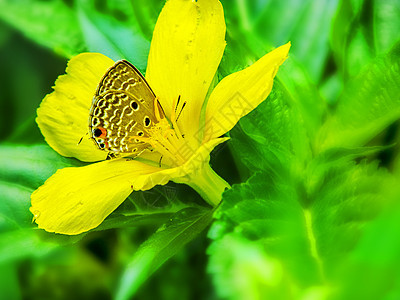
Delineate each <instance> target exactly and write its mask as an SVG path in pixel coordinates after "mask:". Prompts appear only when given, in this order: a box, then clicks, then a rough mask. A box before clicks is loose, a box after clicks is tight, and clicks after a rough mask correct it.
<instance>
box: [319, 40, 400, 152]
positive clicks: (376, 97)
mask: <svg viewBox="0 0 400 300" xmlns="http://www.w3.org/2000/svg"><path fill="white" fill-rule="evenodd" d="M399 47H400V44H398V45H397V46H396V47H395V48H394V49H393V50H392V51H391V52H390V53H389V54H388V55H387V56H385V57H383V58H379V59H377V60H376V61H375V62H374V63H373V64H371V65H369V66H368V68H366V70H365V71H364V72H362V73H361V74H359V75H358V76H357V77H356V78H354V79H353V80H352V81H350V82H349V83H348V84H347V86H346V89H345V91H344V92H343V94H342V96H341V97H340V99H339V101H338V104H337V107H336V110H335V112H334V113H333V115H332V116H331V117H330V118H329V119H328V120H327V122H326V124H325V125H324V126H323V127H322V128H321V131H320V134H319V140H318V141H317V145H318V146H319V149H318V151H324V150H325V149H329V148H332V147H359V146H362V145H364V144H365V143H367V142H368V141H370V140H371V139H372V138H373V137H375V136H376V135H377V134H379V133H380V132H381V131H382V130H383V129H385V128H386V127H387V126H389V125H390V124H392V123H393V122H394V121H396V120H397V119H398V118H399V117H400V102H399V97H398V95H399V93H400V86H399V84H398V82H399V81H400V63H399V61H400V60H399V58H400V54H399V53H400V51H399Z"/></svg>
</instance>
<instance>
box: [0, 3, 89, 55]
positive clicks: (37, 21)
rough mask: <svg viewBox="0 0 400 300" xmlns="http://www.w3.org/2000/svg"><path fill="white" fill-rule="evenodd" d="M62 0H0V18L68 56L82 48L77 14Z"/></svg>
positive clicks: (83, 48) (44, 44)
mask: <svg viewBox="0 0 400 300" xmlns="http://www.w3.org/2000/svg"><path fill="white" fill-rule="evenodd" d="M65 2H66V1H62V0H50V1H35V0H15V1H7V0H1V1H0V18H1V19H3V20H4V21H6V22H7V23H9V24H11V25H12V26H14V27H15V28H17V29H18V30H20V31H21V32H22V33H23V34H24V35H26V36H27V37H28V38H30V39H32V40H33V41H35V42H36V43H38V44H40V45H43V46H45V47H48V48H50V49H53V50H54V51H55V52H57V53H59V54H61V55H63V56H66V57H71V56H73V55H76V54H78V53H81V52H84V51H85V50H86V47H85V43H84V41H83V37H82V33H81V31H80V28H79V23H78V19H77V16H76V14H75V12H74V10H73V8H72V7H69V6H67V5H66V4H65Z"/></svg>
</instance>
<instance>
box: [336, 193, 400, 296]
mask: <svg viewBox="0 0 400 300" xmlns="http://www.w3.org/2000/svg"><path fill="white" fill-rule="evenodd" d="M399 197H400V194H399V193H398V187H397V193H394V197H393V198H394V199H393V201H395V202H397V203H398V200H399ZM399 230H400V208H399V206H398V204H396V205H394V206H392V207H390V209H388V210H386V211H385V212H384V213H382V215H380V216H379V218H378V219H376V220H375V221H374V222H373V223H371V224H369V225H368V226H367V227H366V228H365V232H364V234H363V236H362V237H361V239H360V242H359V243H358V245H357V247H356V248H355V250H354V251H353V253H352V254H351V255H350V256H349V257H348V258H347V259H346V260H345V262H344V263H343V264H342V266H341V268H339V271H338V272H337V274H335V275H336V279H335V284H336V282H337V281H339V280H340V281H341V282H342V286H341V287H340V289H338V290H337V291H336V293H335V297H334V298H333V299H355V298H359V299H365V300H374V299H398V298H399V297H400V285H399V282H400V281H399V280H400V273H399V268H400V255H399V254H400V237H399V234H398V232H399Z"/></svg>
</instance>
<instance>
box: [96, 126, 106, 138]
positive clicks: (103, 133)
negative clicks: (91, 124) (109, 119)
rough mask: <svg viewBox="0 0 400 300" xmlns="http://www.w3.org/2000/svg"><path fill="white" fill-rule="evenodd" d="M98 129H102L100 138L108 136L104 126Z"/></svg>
mask: <svg viewBox="0 0 400 300" xmlns="http://www.w3.org/2000/svg"><path fill="white" fill-rule="evenodd" d="M98 129H100V130H101V134H100V136H99V138H105V137H106V136H107V130H106V129H105V128H103V127H98Z"/></svg>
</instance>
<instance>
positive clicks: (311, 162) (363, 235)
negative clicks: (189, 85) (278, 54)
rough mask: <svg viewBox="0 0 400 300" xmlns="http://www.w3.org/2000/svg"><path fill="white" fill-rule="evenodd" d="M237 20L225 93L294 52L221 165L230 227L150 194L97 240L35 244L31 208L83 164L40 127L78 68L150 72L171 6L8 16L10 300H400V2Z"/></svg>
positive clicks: (170, 193)
mask: <svg viewBox="0 0 400 300" xmlns="http://www.w3.org/2000/svg"><path fill="white" fill-rule="evenodd" d="M221 2H222V4H223V6H224V11H225V18H226V23H227V36H226V40H227V48H226V50H225V55H224V58H223V60H222V63H221V65H220V67H219V70H218V74H217V76H216V79H215V80H219V79H221V78H222V77H224V76H226V75H227V74H230V73H232V72H234V71H237V70H240V69H242V68H243V67H245V66H248V65H250V64H251V63H252V62H254V61H255V60H256V59H258V58H259V57H261V56H262V55H263V54H265V53H266V52H267V51H268V50H270V49H271V48H272V47H276V46H279V45H281V44H283V43H286V42H287V41H288V40H290V41H292V45H293V48H292V50H291V52H290V59H289V60H288V61H287V62H285V64H284V65H283V66H282V67H281V69H280V71H279V73H278V78H277V79H276V80H275V84H274V88H273V90H272V93H271V94H270V96H269V97H268V99H267V100H266V101H265V102H264V103H262V104H261V105H260V106H259V107H258V108H257V109H256V110H255V111H253V112H252V113H250V114H249V115H248V116H246V117H245V118H243V119H242V120H241V121H240V124H238V125H237V126H236V127H235V128H234V129H233V130H232V131H231V132H230V138H231V139H230V141H229V142H228V145H229V146H228V147H226V146H225V147H220V148H218V149H217V151H215V153H213V156H212V160H211V162H212V165H213V167H214V168H215V169H216V171H217V173H220V174H222V175H223V176H224V177H226V179H227V180H228V181H229V182H230V183H232V184H233V186H232V189H230V190H228V191H226V192H225V193H224V195H223V200H222V204H221V205H220V206H219V207H218V208H217V209H216V211H215V212H214V211H213V210H211V209H210V208H209V207H206V206H204V205H203V204H202V203H203V202H202V201H201V199H200V197H199V196H198V195H197V194H195V193H194V192H193V191H192V190H190V189H189V188H187V187H184V186H182V185H177V184H169V185H167V186H165V187H156V188H155V189H153V190H151V191H150V192H136V194H135V195H133V196H132V198H130V199H128V201H125V202H124V204H123V205H121V206H120V207H119V208H118V209H117V210H116V211H115V212H114V213H113V214H112V215H111V216H110V217H108V218H107V219H106V220H105V222H104V223H103V224H102V225H101V226H99V227H98V228H96V229H95V230H92V231H90V232H89V233H86V234H82V235H79V236H76V237H66V236H61V235H55V234H49V233H46V232H43V231H42V230H38V229H37V228H35V226H34V225H33V224H32V222H31V220H32V215H31V214H30V212H29V210H28V208H29V206H30V194H31V192H32V191H33V190H35V189H36V188H38V187H39V186H40V185H41V184H43V183H44V181H45V180H46V179H47V178H48V177H50V176H51V175H52V174H53V173H54V172H55V171H56V170H57V169H59V168H63V167H67V166H79V165H82V164H83V163H81V162H78V161H77V160H74V159H66V158H63V157H61V156H59V155H58V154H56V153H55V152H54V151H53V150H52V149H51V148H49V147H48V146H47V145H46V144H45V142H44V140H43V138H42V137H41V135H40V132H39V130H38V129H37V126H36V125H35V122H34V119H35V115H36V113H35V109H36V107H37V106H38V105H39V103H40V101H41V99H42V98H43V97H44V95H45V94H46V93H48V92H50V87H51V85H52V84H53V83H54V81H55V78H56V77H57V75H59V74H61V73H62V72H63V70H64V68H65V63H66V58H69V57H71V56H73V55H75V54H77V53H80V52H83V51H95V52H101V53H104V54H107V55H108V56H110V57H111V58H113V59H121V58H125V59H128V60H130V61H131V62H133V63H134V64H135V65H137V66H138V67H139V68H140V69H141V70H145V67H146V58H147V53H148V49H149V45H150V40H151V35H152V30H153V28H154V24H155V22H156V19H157V16H158V14H159V12H160V10H161V8H162V6H163V1H156V0H153V1H144V0H140V1H128V0H112V1H101V0H79V1H78V0H77V1H70V0H69V1H67V0H49V1H34V0H18V1H7V0H0V8H1V9H0V18H1V20H2V23H0V45H1V49H2V50H1V51H3V52H4V53H2V54H3V55H2V57H6V56H7V55H11V56H10V58H12V59H9V60H5V61H4V63H2V67H3V69H4V70H3V72H2V74H3V75H1V76H2V77H1V78H0V79H1V80H0V81H1V82H2V84H3V85H4V86H2V91H3V92H2V94H1V97H2V98H1V99H0V107H1V110H0V113H1V118H0V126H1V129H2V130H0V138H1V144H0V165H1V169H0V187H1V194H0V195H1V196H0V197H1V198H0V268H1V271H0V278H1V279H2V280H0V282H1V284H0V294H1V295H2V296H4V297H5V298H7V299H19V298H27V299H43V298H56V297H57V295H59V294H57V293H59V291H60V290H61V291H62V295H63V296H62V298H73V297H77V298H85V299H90V298H96V299H97V298H99V295H101V296H102V297H105V298H113V297H115V298H117V299H129V298H130V297H132V296H133V295H135V296H136V297H138V298H145V299H147V298H156V299H176V298H179V299H191V298H193V297H197V298H211V299H356V298H357V299H397V298H399V297H400V286H399V279H400V278H399V276H400V274H399V271H398V270H399V266H400V257H399V253H400V249H399V248H400V240H399V235H398V231H399V229H400V221H399V220H400V207H399V198H400V189H399V186H398V184H397V183H398V180H399V174H400V163H399V162H400V156H399V154H398V153H399V151H398V150H399V147H398V145H397V144H396V143H397V142H398V141H399V118H400V103H399V101H400V100H399V94H400V88H399V82H400V66H399V64H400V19H399V18H398V15H399V12H400V4H399V2H398V1H395V0H384V1H378V0H351V1H348V0H335V1H328V0H326V1H311V0H308V1H296V0H287V1H275V0H274V1H262V0H258V1H250V0H242V1H239V0H237V1H230V0H229V1H228V0H224V1H221ZM38 45H39V46H38ZM133 45H134V46H133ZM21 86H22V87H23V88H21ZM132 199H135V201H133V200H132ZM210 224H211V227H210V228H209V230H208V237H206V236H205V234H204V233H203V234H202V233H201V232H202V231H203V230H204V229H205V228H207V227H208V226H209V225H210ZM205 253H207V255H208V256H207V257H206V255H205ZM167 260H169V261H168V262H166V261H167ZM164 263H165V265H164V266H162V265H163V264H164ZM156 270H158V271H157V272H155V271H156ZM88 278H90V279H91V280H88ZM182 280H184V283H185V284H184V285H179V282H178V281H182ZM37 282H41V283H43V284H45V285H46V289H45V290H44V289H43V286H40V285H38V283H37Z"/></svg>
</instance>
